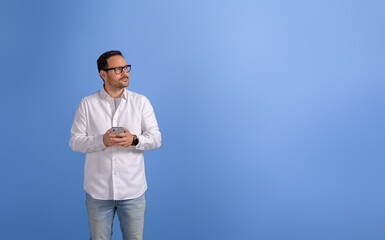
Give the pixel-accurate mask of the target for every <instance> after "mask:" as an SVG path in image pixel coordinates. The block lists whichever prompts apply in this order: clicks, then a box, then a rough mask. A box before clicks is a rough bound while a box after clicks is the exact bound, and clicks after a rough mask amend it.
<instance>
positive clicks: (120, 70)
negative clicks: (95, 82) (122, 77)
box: [102, 65, 131, 74]
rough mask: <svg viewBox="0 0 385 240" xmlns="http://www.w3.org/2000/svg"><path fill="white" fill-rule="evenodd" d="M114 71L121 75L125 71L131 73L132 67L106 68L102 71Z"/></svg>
mask: <svg viewBox="0 0 385 240" xmlns="http://www.w3.org/2000/svg"><path fill="white" fill-rule="evenodd" d="M112 69H114V70H115V73H116V74H121V73H122V72H123V69H124V70H127V72H130V71H131V65H126V66H123V67H114V68H106V69H102V70H104V71H110V70H112Z"/></svg>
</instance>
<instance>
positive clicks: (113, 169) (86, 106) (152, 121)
mask: <svg viewBox="0 0 385 240" xmlns="http://www.w3.org/2000/svg"><path fill="white" fill-rule="evenodd" d="M114 110H115V103H114V100H113V98H111V97H110V95H108V94H107V92H106V91H105V89H104V87H102V88H101V89H100V91H98V92H96V93H93V94H91V95H89V96H87V97H84V98H83V99H82V100H81V101H80V103H79V105H78V108H77V110H76V113H75V118H74V122H73V124H72V128H71V140H70V142H69V144H70V147H71V149H72V150H73V151H77V152H83V153H86V161H85V166H84V189H85V190H86V192H87V193H88V194H90V195H91V196H92V197H93V198H96V199H102V200H124V199H132V198H137V197H139V196H141V195H142V194H143V193H144V192H145V191H146V189H147V182H146V176H145V171H144V161H143V150H149V149H154V148H157V147H159V146H160V145H161V134H160V132H159V127H158V123H157V121H156V118H155V114H154V110H153V108H152V106H151V103H150V101H149V100H148V99H147V98H146V97H145V96H143V95H140V94H138V93H135V92H132V91H129V90H127V89H124V92H123V94H122V96H121V100H120V103H119V105H118V107H117V109H116V112H115V111H114ZM114 112H115V114H114ZM111 127H125V128H127V129H128V131H130V133H131V134H133V135H136V136H137V137H138V140H139V143H138V145H136V146H129V147H122V146H110V147H106V146H105V145H104V143H103V135H104V134H105V133H106V131H107V130H108V129H110V128H111Z"/></svg>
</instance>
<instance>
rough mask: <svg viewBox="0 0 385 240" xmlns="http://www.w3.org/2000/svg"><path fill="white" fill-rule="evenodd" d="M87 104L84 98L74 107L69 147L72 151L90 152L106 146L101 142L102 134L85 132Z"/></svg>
mask: <svg viewBox="0 0 385 240" xmlns="http://www.w3.org/2000/svg"><path fill="white" fill-rule="evenodd" d="M87 122H88V121H87V104H86V101H85V100H84V98H83V99H82V100H81V101H80V103H79V105H78V108H77V109H76V113H75V117H74V122H73V123H72V128H71V139H70V143H69V144H70V147H71V149H72V150H73V151H76V152H82V153H91V152H97V151H101V150H103V149H104V148H106V146H105V145H104V143H103V135H98V136H88V134H87Z"/></svg>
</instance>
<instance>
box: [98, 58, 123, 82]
mask: <svg viewBox="0 0 385 240" xmlns="http://www.w3.org/2000/svg"><path fill="white" fill-rule="evenodd" d="M107 64H108V67H107V68H114V67H122V66H125V65H127V63H126V61H125V60H124V58H123V57H122V56H112V57H110V58H108V59H107ZM100 75H101V76H102V78H103V79H104V84H106V85H109V86H110V87H112V88H117V89H122V88H125V87H128V77H129V74H128V71H127V70H123V71H122V73H121V74H116V73H115V70H113V69H112V70H109V71H100Z"/></svg>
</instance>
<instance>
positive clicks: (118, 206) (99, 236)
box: [86, 193, 146, 240]
mask: <svg viewBox="0 0 385 240" xmlns="http://www.w3.org/2000/svg"><path fill="white" fill-rule="evenodd" d="M86 206H87V212H88V221H89V225H90V235H91V240H107V239H108V240H110V239H111V236H112V223H113V221H114V216H115V212H117V213H118V218H119V222H120V229H121V230H122V234H123V240H142V236H143V224H144V210H145V208H146V200H145V197H144V193H143V195H142V196H140V197H138V198H135V199H128V200H119V201H115V200H99V199H95V198H92V197H91V196H90V195H89V194H88V193H86Z"/></svg>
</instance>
